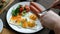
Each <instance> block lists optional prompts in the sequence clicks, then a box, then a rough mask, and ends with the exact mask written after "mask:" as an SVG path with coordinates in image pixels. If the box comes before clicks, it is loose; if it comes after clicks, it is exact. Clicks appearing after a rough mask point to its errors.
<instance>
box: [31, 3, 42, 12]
mask: <svg viewBox="0 0 60 34" xmlns="http://www.w3.org/2000/svg"><path fill="white" fill-rule="evenodd" d="M30 5H33V6H34V7H35V8H37V9H38V10H39V11H40V12H41V8H40V7H39V5H38V4H37V3H35V2H30Z"/></svg>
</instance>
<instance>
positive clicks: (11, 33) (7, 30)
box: [0, 28, 17, 34]
mask: <svg viewBox="0 0 60 34" xmlns="http://www.w3.org/2000/svg"><path fill="white" fill-rule="evenodd" d="M0 34H17V33H16V32H14V31H12V30H9V29H7V28H3V31H2V32H1V33H0Z"/></svg>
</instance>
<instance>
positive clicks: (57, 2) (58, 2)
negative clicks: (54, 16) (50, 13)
mask: <svg viewBox="0 0 60 34" xmlns="http://www.w3.org/2000/svg"><path fill="white" fill-rule="evenodd" d="M58 5H60V0H56V1H55V2H54V3H53V4H52V5H51V6H52V8H55V7H56V6H58ZM58 8H59V7H58Z"/></svg>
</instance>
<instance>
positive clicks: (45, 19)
mask: <svg viewBox="0 0 60 34" xmlns="http://www.w3.org/2000/svg"><path fill="white" fill-rule="evenodd" d="M40 19H41V22H42V25H43V26H44V27H45V28H49V29H52V30H54V28H55V26H58V24H60V23H59V22H60V16H58V15H57V14H56V13H54V12H52V11H49V12H47V13H45V14H44V15H43V16H41V17H40ZM57 28H58V27H57Z"/></svg>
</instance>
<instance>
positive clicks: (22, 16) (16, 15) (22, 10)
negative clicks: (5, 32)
mask: <svg viewBox="0 0 60 34" xmlns="http://www.w3.org/2000/svg"><path fill="white" fill-rule="evenodd" d="M36 19H37V16H36V15H35V14H34V13H32V12H30V7H29V6H28V5H25V6H23V5H19V6H18V7H17V8H16V9H13V10H12V16H11V18H10V23H12V24H13V23H14V24H17V25H19V26H21V27H22V28H33V27H35V26H36V22H35V21H36Z"/></svg>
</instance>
